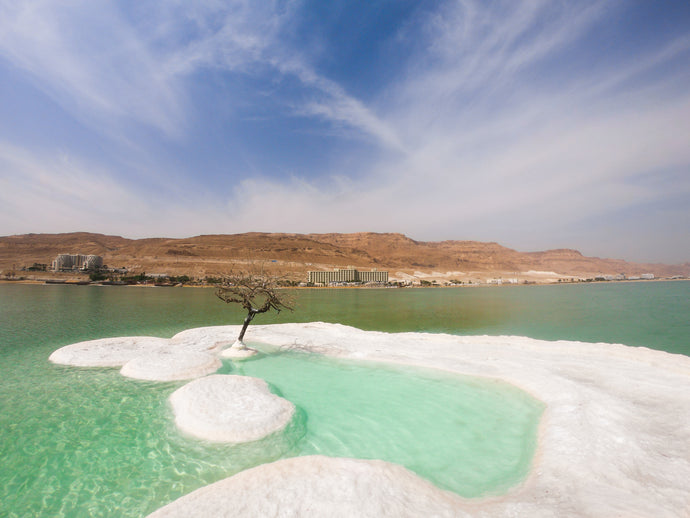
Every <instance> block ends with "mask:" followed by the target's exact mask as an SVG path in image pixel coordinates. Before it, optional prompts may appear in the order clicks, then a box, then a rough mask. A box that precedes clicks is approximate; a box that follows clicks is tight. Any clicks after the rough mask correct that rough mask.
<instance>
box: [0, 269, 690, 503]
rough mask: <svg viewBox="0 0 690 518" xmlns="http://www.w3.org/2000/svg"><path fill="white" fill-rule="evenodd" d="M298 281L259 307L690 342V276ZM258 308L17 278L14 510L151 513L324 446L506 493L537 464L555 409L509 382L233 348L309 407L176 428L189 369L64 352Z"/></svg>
mask: <svg viewBox="0 0 690 518" xmlns="http://www.w3.org/2000/svg"><path fill="white" fill-rule="evenodd" d="M296 297H297V299H298V309H297V311H296V312H295V313H281V314H280V315H272V316H268V315H264V316H262V317H259V318H258V319H257V320H256V323H258V324H261V323H275V322H307V321H316V320H321V321H330V322H340V323H344V324H348V325H353V326H356V327H359V328H362V329H369V330H381V331H391V332H398V331H426V332H446V333H456V334H512V335H523V336H532V337H535V338H543V339H549V340H552V339H570V340H583V341H605V342H618V343H627V344H630V345H640V346H648V347H655V348H658V349H663V350H667V351H670V352H676V353H682V354H690V344H689V340H688V337H689V336H690V322H688V315H689V314H690V283H686V282H669V283H630V284H602V285H575V286H543V287H537V286H529V287H511V288H491V289H489V288H487V289H414V290H393V289H387V290H368V289H367V290H325V289H324V290H298V291H297V292H296ZM241 318H242V315H241V313H240V312H238V311H236V310H234V309H233V308H231V307H228V306H227V305H225V304H223V303H221V302H220V301H218V300H217V299H216V298H215V297H214V296H213V293H212V291H210V290H203V289H182V288H180V289H177V288H157V289H143V288H127V287H92V286H88V287H83V286H29V285H12V284H4V285H0V404H1V405H2V407H1V411H0V488H1V489H0V491H1V493H0V515H2V516H112V515H117V516H142V515H145V514H146V513H148V512H151V511H153V510H154V509H156V508H158V507H159V506H161V505H163V504H165V503H167V502H169V501H171V500H173V499H175V498H177V497H178V496H181V495H183V494H186V493H188V492H189V491H192V490H193V489H196V488H198V487H201V486H203V485H206V484H208V483H211V482H214V481H216V480H219V479H221V478H224V477H227V476H229V475H231V474H233V473H236V472H238V471H241V470H243V469H247V468H249V467H251V466H255V465H258V464H261V463H263V462H268V461H272V460H276V459H278V458H283V457H288V456H298V455H309V454H316V453H318V454H325V455H331V456H349V457H358V458H378V459H383V460H388V461H391V462H396V463H399V464H402V465H405V466H406V467H408V468H409V469H411V470H413V471H415V472H416V473H418V474H420V475H421V476H423V477H425V478H427V479H429V480H431V481H432V482H434V483H435V484H437V485H438V486H440V487H443V488H446V489H450V490H452V491H455V492H457V493H459V494H461V495H463V496H467V497H475V496H480V495H487V494H496V493H500V492H504V491H506V490H507V489H509V488H510V487H511V486H513V485H515V484H516V483H519V481H520V480H521V479H522V478H524V476H525V475H526V473H527V472H528V470H529V465H530V462H531V458H532V455H533V453H534V449H535V441H536V430H537V426H538V419H539V416H540V414H541V412H542V411H543V408H542V405H541V403H540V402H538V401H535V400H534V399H532V398H530V397H529V396H528V395H526V394H525V393H523V392H521V391H519V390H517V389H515V388H514V387H511V386H509V385H506V384H503V383H497V382H486V381H482V380H476V379H472V378H464V377H460V376H450V375H448V374H443V373H439V372H436V371H429V370H421V369H414V368H407V367H406V368H394V367H390V366H386V365H368V364H362V363H355V362H344V361H335V360H330V359H325V358H320V357H316V356H311V355H304V354H278V355H265V356H262V357H260V358H259V359H257V360H252V361H249V362H246V363H244V364H234V363H232V362H228V363H226V364H225V365H224V367H223V369H222V372H227V373H239V374H247V375H252V376H258V377H262V378H264V379H266V380H267V381H268V382H269V383H270V384H271V387H272V389H273V390H274V391H275V392H276V393H279V394H282V395H283V396H284V397H287V398H288V399H290V400H291V401H293V402H294V403H295V404H296V405H297V407H298V418H297V419H295V420H294V422H293V423H292V424H291V426H290V427H289V428H288V430H286V432H285V433H283V434H280V435H279V436H276V437H272V438H269V439H267V440H264V441H260V442H258V443H253V444H249V445H244V446H242V447H237V446H224V445H214V444H209V443H205V442H203V441H198V440H194V439H191V438H189V437H185V436H183V435H181V434H180V433H179V432H178V431H177V430H176V428H175V427H174V425H173V422H172V418H171V411H170V409H169V407H168V405H167V397H168V396H169V395H170V393H171V392H173V391H174V390H175V389H176V388H178V387H179V386H181V385H182V383H149V382H141V381H135V380H129V379H125V378H123V377H121V376H120V375H119V374H118V372H117V370H115V369H76V368H67V367H61V366H56V365H52V364H50V363H49V362H48V361H47V358H48V355H49V354H50V353H51V352H52V351H53V350H54V349H56V348H58V347H61V346H62V345H66V344H69V343H73V342H76V341H80V340H87V339H93V338H101V337H108V336H126V335H153V336H163V337H170V336H172V335H173V334H175V333H177V332H179V331H182V330H184V329H188V328H191V327H200V326H208V325H223V324H228V323H233V324H236V323H239V322H240V321H241ZM247 338H248V339H249V340H250V341H251V328H250V330H249V332H248V335H247Z"/></svg>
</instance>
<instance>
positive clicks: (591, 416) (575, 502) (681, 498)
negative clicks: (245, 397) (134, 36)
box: [51, 322, 690, 518]
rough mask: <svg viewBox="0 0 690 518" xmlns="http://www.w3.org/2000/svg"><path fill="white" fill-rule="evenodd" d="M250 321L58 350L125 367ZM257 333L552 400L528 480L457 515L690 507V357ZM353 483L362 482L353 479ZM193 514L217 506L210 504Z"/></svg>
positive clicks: (543, 345)
mask: <svg viewBox="0 0 690 518" xmlns="http://www.w3.org/2000/svg"><path fill="white" fill-rule="evenodd" d="M239 329H240V327H239V326H222V327H210V328H200V329H190V330H187V331H184V332H183V333H180V334H178V335H176V336H175V337H173V338H172V339H171V340H170V341H163V342H160V341H161V340H162V339H157V338H153V339H150V338H144V337H130V338H124V339H122V338H119V339H104V340H95V341H93V342H82V343H80V344H73V345H72V346H67V347H66V348H62V349H60V350H58V351H56V352H55V353H53V354H52V355H51V361H54V362H56V363H66V364H71V365H80V366H117V365H123V364H124V363H126V362H127V361H130V360H132V359H133V358H134V357H136V356H140V355H143V354H144V353H147V352H151V351H152V350H156V349H157V348H158V347H159V346H161V345H163V346H174V345H177V346H179V347H180V348H181V349H182V350H183V349H185V348H193V349H195V350H205V351H209V352H213V353H214V354H216V353H218V352H219V351H220V349H222V348H223V347H229V346H230V345H231V344H232V343H233V342H234V340H235V338H236V337H237V335H238V333H239ZM248 338H249V340H250V343H254V344H264V345H263V346H262V347H261V349H262V350H264V351H266V350H269V349H292V350H298V351H307V352H316V353H320V354H326V355H331V356H337V357H343V358H351V359H362V360H374V361H388V362H395V363H404V364H414V365H419V366H424V367H431V368H438V369H443V370H447V371H451V372H457V373H460V374H467V375H474V376H485V377H490V378H498V379H502V380H505V381H507V382H509V383H512V384H514V385H516V386H518V387H520V388H522V389H523V390H526V391H527V392H529V393H531V394H532V395H533V396H534V397H536V398H538V399H540V400H542V401H543V402H544V403H546V405H547V408H546V410H545V412H544V414H543V416H542V420H541V426H540V433H539V445H538V449H537V453H536V456H535V459H534V465H533V468H532V471H531V473H530V475H529V476H528V478H527V480H526V481H525V482H524V483H523V484H521V485H520V486H519V487H517V488H515V489H513V490H512V491H510V492H509V493H508V494H507V495H504V496H501V497H495V498H487V499H481V500H462V499H459V497H458V500H457V501H456V502H457V503H456V504H454V505H456V508H455V511H454V513H455V514H454V515H455V516H463V514H462V513H463V512H467V513H469V514H470V515H471V516H477V517H496V516H499V517H503V516H505V517H513V516H519V517H522V516H530V517H562V516H568V517H626V518H628V517H650V518H652V517H653V518H656V517H679V518H680V517H682V518H688V517H690V489H689V488H690V486H689V485H688V481H689V480H690V358H688V357H686V356H682V355H673V354H668V353H664V352H661V351H653V350H650V349H646V348H637V347H627V346H624V345H616V344H588V343H580V342H567V341H557V342H546V341H540V340H533V339H529V338H522V337H511V336H493V337H490V336H465V337H463V336H453V335H443V334H427V333H398V334H389V333H380V332H371V331H369V332H367V331H361V330H358V329H355V328H351V327H347V326H343V325H339V324H325V323H320V322H316V323H310V324H280V325H270V326H261V325H256V326H251V328H250V330H249V334H248ZM108 341H112V342H110V343H109V342H108ZM96 345H98V346H99V347H96ZM113 345H115V349H114V350H112V351H110V348H111V347H112V346H113ZM100 346H103V347H104V348H105V349H108V350H109V351H108V352H106V351H104V350H103V349H101V348H100ZM300 460H301V459H295V462H300ZM262 468H263V467H262ZM266 469H267V470H269V471H270V468H268V467H267V468H266ZM269 478H270V477H269ZM343 484H344V485H350V484H357V482H356V481H354V482H353V481H352V480H349V479H344V480H343V482H342V484H341V485H343ZM341 485H337V484H335V485H333V486H332V488H331V491H332V492H333V495H337V494H339V491H342V490H343V489H342V488H341ZM252 491H259V492H260V491H261V488H260V487H256V488H254V489H253V490H252V489H251V488H248V490H247V491H246V492H244V493H243V494H242V495H238V496H237V497H238V498H239V499H240V501H241V502H245V503H246V506H247V507H246V509H247V510H248V511H247V512H246V513H241V514H243V515H250V516H251V515H254V516H257V515H259V516H262V515H264V514H262V513H261V512H258V511H257V512H256V513H255V512H253V511H252V509H253V507H252V506H255V505H259V504H258V503H257V500H256V499H255V497H254V496H253V493H252ZM312 497H313V495H312V493H310V489H309V486H308V485H306V486H305V485H302V484H299V483H295V486H294V487H293V488H292V489H289V490H286V491H285V492H283V493H281V492H278V493H275V494H272V495H270V502H271V503H272V504H273V505H275V509H278V511H276V512H275V513H273V514H270V513H269V514H265V516H277V515H279V512H280V511H279V510H280V509H281V508H285V509H289V508H291V507H290V506H294V505H297V504H295V501H297V500H300V499H302V500H305V502H304V504H300V505H307V504H308V503H309V500H310V499H311V498H312ZM209 498H218V496H210V497H209ZM257 498H258V497H257ZM243 499H244V500H243ZM242 505H245V504H242ZM267 505H268V504H267ZM314 505H317V504H316V503H314ZM257 509H259V508H258V507H257ZM229 512H231V513H232V510H230V511H229ZM306 514H309V513H308V512H307V513H306ZM280 515H284V516H289V514H280ZM441 515H442V514H441ZM187 516H199V517H202V516H203V517H205V516H208V515H207V513H205V512H203V511H200V512H198V513H197V512H190V513H189V514H188V515H187ZM219 516H222V514H221V515H219ZM360 516H361V515H360Z"/></svg>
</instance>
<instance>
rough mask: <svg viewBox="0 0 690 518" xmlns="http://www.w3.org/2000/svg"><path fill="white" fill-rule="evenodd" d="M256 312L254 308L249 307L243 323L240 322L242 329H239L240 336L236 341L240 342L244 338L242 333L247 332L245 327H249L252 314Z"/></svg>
mask: <svg viewBox="0 0 690 518" xmlns="http://www.w3.org/2000/svg"><path fill="white" fill-rule="evenodd" d="M257 313H258V311H256V310H255V309H254V308H252V309H250V310H249V312H248V313H247V316H246V317H244V323H243V324H242V331H240V336H239V338H238V339H237V341H238V342H242V340H243V339H244V333H246V332H247V327H249V322H251V321H252V319H253V318H254V316H255V315H256V314H257Z"/></svg>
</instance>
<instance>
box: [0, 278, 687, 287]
mask: <svg viewBox="0 0 690 518" xmlns="http://www.w3.org/2000/svg"><path fill="white" fill-rule="evenodd" d="M50 281H53V282H50ZM54 281H57V282H54ZM681 281H686V282H687V281H690V278H687V277H684V278H678V279H671V278H658V279H620V280H603V281H573V282H570V281H569V282H523V283H500V284H499V283H481V284H480V283H476V284H460V285H454V286H441V285H438V286H419V285H410V286H285V287H281V288H279V289H286V290H379V289H387V290H398V289H468V288H517V287H527V286H580V285H606V284H619V283H621V284H626V283H649V282H681ZM3 284H26V285H44V286H99V287H116V288H119V287H128V288H213V289H216V288H217V287H218V286H216V285H199V284H182V285H156V284H103V283H100V282H84V281H77V280H74V281H69V280H65V281H63V280H62V279H59V280H56V279H0V285H3Z"/></svg>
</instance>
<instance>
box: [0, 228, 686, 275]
mask: <svg viewBox="0 0 690 518" xmlns="http://www.w3.org/2000/svg"><path fill="white" fill-rule="evenodd" d="M59 253H81V254H96V255H101V256H103V259H104V263H105V264H107V265H109V266H111V267H125V268H127V269H128V270H130V271H132V272H134V273H140V272H146V273H167V274H170V275H182V274H186V275H190V276H192V277H204V276H216V275H220V274H223V273H227V272H228V271H230V270H231V269H233V268H234V269H238V268H242V266H243V265H246V264H247V263H248V262H250V261H254V260H259V261H262V262H264V264H266V265H267V267H268V268H270V269H271V270H272V271H275V272H276V273H282V274H288V275H291V276H292V277H293V278H295V279H304V278H305V277H306V272H307V271H308V270H318V269H329V268H338V267H345V266H354V267H356V268H360V269H365V268H378V269H381V270H389V271H390V274H391V276H392V277H395V276H396V275H397V276H404V275H412V274H415V275H417V276H420V275H422V276H423V275H426V276H429V277H434V276H436V277H439V278H444V277H445V278H463V277H465V278H470V277H472V276H474V277H477V278H488V277H492V276H509V277H510V276H518V277H522V278H526V276H528V274H527V273H526V272H530V271H531V272H535V273H533V274H532V275H535V276H537V277H538V275H539V272H554V273H555V274H558V275H557V276H580V277H587V276H597V275H616V274H620V273H623V274H626V275H640V274H642V273H653V274H655V275H656V276H657V277H669V276H673V275H683V276H690V264H685V265H676V266H669V265H660V264H652V265H650V264H635V263H628V262H625V261H623V260H617V259H600V258H595V257H585V256H583V255H582V254H580V253H579V252H577V251H576V250H567V249H561V250H548V251H543V252H528V253H523V252H517V251H516V250H512V249H510V248H506V247H504V246H501V245H499V244H497V243H482V242H477V241H440V242H421V241H414V240H412V239H410V238H408V237H406V236H404V235H402V234H376V233H354V234H278V233H274V234H271V233H256V232H252V233H246V234H232V235H204V236H196V237H191V238H185V239H167V238H151V239H136V240H133V239H126V238H122V237H118V236H105V235H102V234H90V233H84V232H78V233H70V234H26V235H19V236H8V237H0V270H2V271H3V272H7V271H10V270H13V269H14V270H19V269H21V268H22V267H28V266H31V265H32V264H33V263H43V264H48V265H49V264H50V263H51V261H52V260H53V259H54V258H55V256H56V255H57V254H59ZM549 275H551V274H549ZM551 277H553V275H551Z"/></svg>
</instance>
